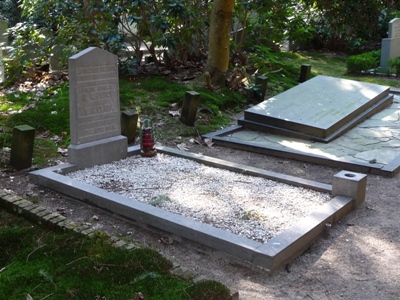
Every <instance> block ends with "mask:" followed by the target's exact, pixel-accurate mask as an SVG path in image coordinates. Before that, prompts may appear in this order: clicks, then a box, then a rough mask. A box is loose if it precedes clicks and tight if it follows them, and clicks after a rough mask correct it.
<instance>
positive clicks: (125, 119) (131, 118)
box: [121, 110, 139, 143]
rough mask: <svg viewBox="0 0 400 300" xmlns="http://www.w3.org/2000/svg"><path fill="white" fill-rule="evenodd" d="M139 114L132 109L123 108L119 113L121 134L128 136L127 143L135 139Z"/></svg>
mask: <svg viewBox="0 0 400 300" xmlns="http://www.w3.org/2000/svg"><path fill="white" fill-rule="evenodd" d="M138 119H139V114H138V113H137V112H136V111H134V110H125V111H123V112H122V113H121V134H122V135H123V136H126V137H127V138H128V143H132V142H134V141H135V137H136V129H137V123H138Z"/></svg>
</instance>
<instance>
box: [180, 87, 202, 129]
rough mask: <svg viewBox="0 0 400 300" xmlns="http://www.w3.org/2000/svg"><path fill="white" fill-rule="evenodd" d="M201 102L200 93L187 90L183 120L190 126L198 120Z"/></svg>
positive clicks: (182, 114)
mask: <svg viewBox="0 0 400 300" xmlns="http://www.w3.org/2000/svg"><path fill="white" fill-rule="evenodd" d="M199 104H200V94H199V93H197V92H194V91H189V92H186V94H185V100H184V101H183V106H182V113H181V118H180V120H181V122H182V123H183V124H185V125H188V126H193V125H194V122H195V121H196V114H197V109H198V107H199Z"/></svg>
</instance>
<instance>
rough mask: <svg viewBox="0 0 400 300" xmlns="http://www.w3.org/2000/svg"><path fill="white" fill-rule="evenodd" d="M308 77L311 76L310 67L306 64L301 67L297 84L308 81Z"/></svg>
mask: <svg viewBox="0 0 400 300" xmlns="http://www.w3.org/2000/svg"><path fill="white" fill-rule="evenodd" d="M310 75H311V65H307V64H304V65H301V69H300V79H299V82H300V83H303V82H305V81H307V80H309V79H310Z"/></svg>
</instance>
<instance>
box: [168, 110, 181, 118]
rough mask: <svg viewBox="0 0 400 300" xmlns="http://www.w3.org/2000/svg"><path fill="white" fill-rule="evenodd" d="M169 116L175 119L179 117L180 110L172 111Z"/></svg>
mask: <svg viewBox="0 0 400 300" xmlns="http://www.w3.org/2000/svg"><path fill="white" fill-rule="evenodd" d="M169 114H170V115H171V116H173V117H179V116H180V115H181V114H180V113H179V111H178V110H170V111H169Z"/></svg>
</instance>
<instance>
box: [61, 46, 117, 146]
mask: <svg viewBox="0 0 400 300" xmlns="http://www.w3.org/2000/svg"><path fill="white" fill-rule="evenodd" d="M93 58H96V59H95V61H93ZM93 62H95V64H93ZM69 63H70V79H71V78H73V80H72V82H71V80H70V92H71V96H72V97H71V112H70V113H71V142H72V143H73V144H82V143H88V142H92V141H96V140H100V139H104V138H108V137H112V136H117V135H119V134H121V127H120V126H121V125H120V109H119V90H118V88H119V87H118V69H117V67H116V66H117V58H116V56H114V55H112V54H110V53H108V52H106V51H104V50H101V49H98V48H88V49H87V50H85V51H82V52H80V53H78V54H77V55H75V56H72V57H71V58H70V60H69ZM71 70H72V71H74V72H73V74H71Z"/></svg>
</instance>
